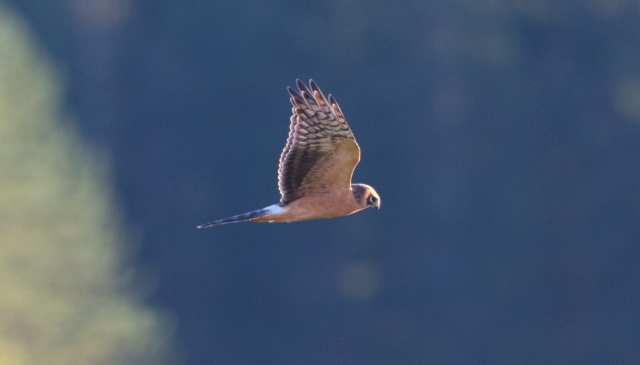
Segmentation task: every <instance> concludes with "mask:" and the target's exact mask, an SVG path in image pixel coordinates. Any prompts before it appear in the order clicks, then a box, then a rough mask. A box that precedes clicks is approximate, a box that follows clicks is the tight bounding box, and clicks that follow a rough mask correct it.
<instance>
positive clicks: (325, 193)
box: [198, 80, 380, 228]
mask: <svg viewBox="0 0 640 365" xmlns="http://www.w3.org/2000/svg"><path fill="white" fill-rule="evenodd" d="M297 84H298V89H299V91H296V90H294V89H292V88H289V93H290V94H291V104H292V105H293V115H292V117H291V124H290V132H289V138H288V139H287V144H286V146H285V148H284V150H283V151H282V155H281V156H280V168H279V169H278V187H279V189H280V193H281V195H282V198H281V200H280V203H279V204H275V205H271V206H269V207H266V208H264V209H259V210H255V211H252V212H248V213H245V214H240V215H237V216H233V217H229V218H225V219H220V220H217V221H214V222H211V223H208V224H204V225H201V226H198V228H207V227H212V226H217V225H221V224H227V223H236V222H244V221H252V222H269V223H279V222H298V221H303V220H310V219H322V218H333V217H339V216H345V215H349V214H353V213H355V212H358V211H360V210H362V209H365V208H368V207H375V208H376V209H378V208H379V207H380V197H379V196H378V194H377V193H376V191H375V190H374V189H373V188H372V187H370V186H368V185H365V184H351V176H352V175H353V170H354V169H355V167H356V165H357V164H358V162H359V161H360V148H359V147H358V144H357V143H356V141H355V138H354V137H353V134H352V133H351V129H350V128H349V125H348V124H347V121H346V120H345V118H344V115H343V114H342V111H341V110H340V107H339V106H338V104H337V102H336V101H335V99H334V98H333V97H332V96H331V95H329V101H327V99H325V97H324V95H322V92H321V91H320V89H319V88H318V86H317V85H316V83H315V82H313V80H311V81H310V86H311V90H313V91H310V90H309V89H308V88H307V87H306V86H305V85H304V84H303V83H302V82H301V81H300V80H298V82H297Z"/></svg>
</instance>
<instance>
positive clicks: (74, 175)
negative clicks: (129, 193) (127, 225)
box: [0, 7, 167, 365]
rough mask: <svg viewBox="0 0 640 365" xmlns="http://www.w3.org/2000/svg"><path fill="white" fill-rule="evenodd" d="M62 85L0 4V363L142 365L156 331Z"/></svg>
mask: <svg viewBox="0 0 640 365" xmlns="http://www.w3.org/2000/svg"><path fill="white" fill-rule="evenodd" d="M59 85H60V82H59V80H58V79H56V77H55V72H54V70H53V69H52V66H51V64H50V63H49V61H48V60H47V59H46V57H45V56H44V55H43V53H42V52H41V51H39V50H38V49H37V46H35V45H34V41H33V39H32V38H31V37H30V35H29V31H28V29H26V26H25V24H24V23H23V22H22V21H20V20H19V19H18V18H17V17H16V16H15V15H14V14H13V13H12V12H10V11H8V10H7V9H6V8H4V7H0V293H1V294H0V364H1V365H9V364H11V365H14V364H15V365H18V364H47V365H55V364H66V365H68V364H78V365H80V364H82V365H85V364H118V365H122V364H134V363H135V364H146V363H159V362H161V359H162V357H161V356H162V355H163V354H166V353H167V351H166V349H165V346H166V339H167V338H166V324H165V321H164V320H163V317H162V316H161V315H160V313H158V312H157V311H155V310H153V309H150V308H149V307H147V306H145V305H144V304H143V303H142V302H141V301H140V298H139V296H137V295H136V294H135V293H136V292H135V290H134V289H135V285H133V282H132V280H131V279H132V278H133V277H134V274H133V270H132V269H131V268H129V267H127V266H126V265H125V264H126V259H127V249H126V247H127V246H126V245H125V244H124V242H125V241H126V240H125V235H124V234H123V229H122V225H121V224H120V223H119V221H118V218H117V217H118V215H117V209H115V207H114V204H113V197H112V194H111V192H110V188H109V182H108V179H107V175H108V174H106V172H105V168H104V163H100V160H99V159H97V158H96V156H95V155H94V154H93V153H92V151H91V149H90V148H88V147H87V146H86V145H83V144H82V143H81V141H80V139H79V137H78V136H77V135H76V133H75V131H74V129H73V127H72V126H71V124H70V123H68V122H66V121H65V120H64V119H65V118H64V116H63V113H62V112H61V107H60V104H61V100H60V95H61V91H62V90H61V88H60V86H59Z"/></svg>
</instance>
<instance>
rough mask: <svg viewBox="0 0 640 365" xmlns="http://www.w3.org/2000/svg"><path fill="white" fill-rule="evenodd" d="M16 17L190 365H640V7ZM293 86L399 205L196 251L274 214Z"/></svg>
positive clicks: (294, 6) (276, 5)
mask: <svg viewBox="0 0 640 365" xmlns="http://www.w3.org/2000/svg"><path fill="white" fill-rule="evenodd" d="M8 3H9V4H11V5H13V7H14V8H15V9H16V10H18V11H19V12H20V13H21V14H22V15H23V16H25V17H26V19H27V20H28V21H29V22H30V24H31V26H32V27H33V28H34V29H35V31H36V35H37V36H38V38H39V39H40V41H41V42H42V43H43V44H44V45H45V47H46V50H47V51H48V52H49V53H50V54H51V55H52V56H53V58H54V60H55V61H56V63H57V64H58V66H59V67H60V68H61V69H62V70H64V71H65V72H66V75H67V85H68V92H67V95H66V107H67V111H68V112H69V113H70V114H72V115H74V116H76V117H77V121H78V123H79V128H80V130H81V132H82V133H83V136H84V137H85V138H86V140H87V141H88V142H90V143H92V144H93V145H94V146H96V148H97V149H99V150H102V151H105V152H106V153H107V154H108V155H109V156H110V159H111V162H112V170H113V174H114V181H115V184H116V191H117V194H118V196H119V204H120V205H121V207H122V208H123V209H124V211H125V213H126V218H127V221H128V222H129V225H130V227H134V228H135V229H139V230H140V231H141V232H142V235H143V245H142V248H141V252H140V254H139V261H140V264H141V265H145V266H147V267H151V268H152V269H153V271H154V273H155V275H156V279H157V288H156V290H155V293H154V294H153V295H152V297H151V298H150V299H149V302H150V303H151V304H152V305H155V306H159V307H162V308H166V309H168V310H170V311H172V312H173V313H174V315H175V317H176V319H177V321H178V322H177V323H178V327H177V333H176V341H177V346H178V348H179V349H180V351H181V352H182V354H183V355H184V357H185V359H186V363H187V364H194V365H195V364H291V365H293V364H385V365H386V364H576V365H578V364H580V365H582V364H638V363H640V346H638V344H640V263H639V260H640V228H639V227H640V168H639V166H640V9H639V5H638V3H637V1H626V0H620V1H604V0H603V1H597V0H594V1H591V2H583V1H556V2H541V1H534V0H531V1H528V0H525V1H508V0H504V1H466V0H457V1H451V0H448V1H445V0H440V1H437V0H434V1H418V0H408V1H373V0H369V1H364V0H358V1H328V0H327V1H320V0H317V1H304V2H300V1H289V0H281V1H258V0H237V1H210V2H208V1H170V0H131V1H125V0H112V1H102V2H100V1H96V2H95V4H98V3H102V4H103V5H104V4H106V5H105V6H106V8H100V6H96V5H91V3H92V2H90V1H89V2H83V1H80V0H78V1H36V0H10V1H8ZM83 4H84V5H83ZM87 4H88V5H87ZM101 9H102V10H101ZM104 9H107V10H106V11H107V13H108V14H110V13H109V12H112V13H113V14H115V15H113V14H112V16H109V15H107V16H105V15H104V14H105V10H104ZM296 78H301V79H303V80H307V79H309V78H314V79H315V80H316V81H317V82H318V84H319V85H320V87H321V88H322V89H323V91H324V92H325V94H328V93H332V94H333V95H335V96H336V98H337V100H338V102H339V103H340V105H341V107H342V110H343V111H344V113H345V114H346V117H347V119H348V121H349V122H350V125H351V128H352V129H353V131H354V133H355V136H356V138H357V140H358V142H359V144H360V146H361V148H362V161H361V163H360V165H359V166H358V168H357V170H356V172H355V176H354V181H355V182H365V183H368V184H370V185H372V186H374V187H375V188H376V190H377V191H378V193H379V194H380V195H381V197H382V208H381V210H380V211H379V212H374V211H372V210H368V211H365V212H363V213H360V214H357V215H354V216H351V217H346V218H340V219H334V220H323V221H312V222H304V223H297V224H283V225H269V224H238V225H230V226H224V227H217V228H214V229H209V230H196V229H195V226H196V225H198V224H202V223H205V222H208V221H211V220H214V219H217V218H223V217H226V216H229V215H234V214H238V213H243V212H245V211H248V210H252V209H257V208H262V207H264V206H267V205H270V204H273V203H276V202H277V201H278V199H279V195H278V191H277V185H276V170H277V161H278V158H279V156H280V151H281V149H282V147H283V146H284V143H285V140H286V136H287V132H288V120H289V115H290V105H289V102H288V94H287V92H286V86H289V85H294V82H295V79H296ZM363 267H364V268H365V269H363ZM354 272H355V274H353V273H354ZM349 273H351V274H353V275H352V276H349V275H350V274H349ZM358 273H359V274H358ZM349 278H351V279H349ZM345 280H346V281H347V282H349V280H354V281H353V283H355V284H354V285H355V286H356V289H357V287H358V285H360V284H362V285H363V286H364V287H365V289H367V287H366V285H373V286H372V287H371V288H370V289H371V290H370V291H369V292H366V290H365V292H366V293H364V294H362V295H360V296H359V295H357V293H356V294H355V295H354V294H353V293H352V294H349V290H348V283H347V284H345ZM367 280H369V281H371V280H373V284H371V282H367ZM367 283H368V284H367ZM345 285H346V287H347V289H345ZM352 289H353V288H352ZM356 291H357V290H356Z"/></svg>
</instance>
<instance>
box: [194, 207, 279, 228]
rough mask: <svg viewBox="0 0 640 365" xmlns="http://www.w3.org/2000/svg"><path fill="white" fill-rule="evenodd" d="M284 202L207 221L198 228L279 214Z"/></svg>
mask: <svg viewBox="0 0 640 365" xmlns="http://www.w3.org/2000/svg"><path fill="white" fill-rule="evenodd" d="M282 207H283V205H282V204H276V205H272V206H269V207H266V208H263V209H258V210H254V211H251V212H247V213H244V214H238V215H234V216H233V217H229V218H224V219H218V220H217V221H213V222H211V223H207V224H203V225H201V226H198V227H196V228H209V227H215V226H220V225H223V224H229V223H239V222H246V221H252V220H254V219H256V218H260V217H264V216H268V215H272V214H278V213H280V212H282Z"/></svg>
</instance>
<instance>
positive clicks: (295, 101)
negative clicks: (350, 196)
mask: <svg viewBox="0 0 640 365" xmlns="http://www.w3.org/2000/svg"><path fill="white" fill-rule="evenodd" d="M297 84H298V89H299V90H298V91H296V90H294V89H292V88H289V89H288V90H289V93H290V94H291V104H292V105H293V115H292V116H291V125H290V126H289V138H288V139H287V145H286V146H285V147H284V150H283V151H282V155H281V156H280V168H279V169H278V187H279V188H280V194H281V195H282V198H281V199H280V201H281V202H282V203H283V204H287V203H289V202H292V201H294V200H296V199H299V198H301V197H303V196H308V195H315V194H323V193H326V192H329V191H331V190H333V189H345V188H346V189H348V188H350V187H351V175H353V170H354V169H355V168H356V165H357V164H358V162H359V161H360V147H358V144H357V143H356V140H355V138H354V137H353V133H351V129H350V128H349V125H348V124H347V121H346V120H345V119H344V115H343V114H342V111H341V110H340V107H339V106H338V103H337V102H336V100H335V99H334V98H333V96H331V95H329V101H327V99H325V97H324V95H322V92H321V91H320V89H319V88H318V85H316V83H315V82H314V81H313V80H310V81H309V86H310V87H311V90H309V89H308V88H307V87H306V86H305V85H304V83H303V82H302V81H300V80H297Z"/></svg>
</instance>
